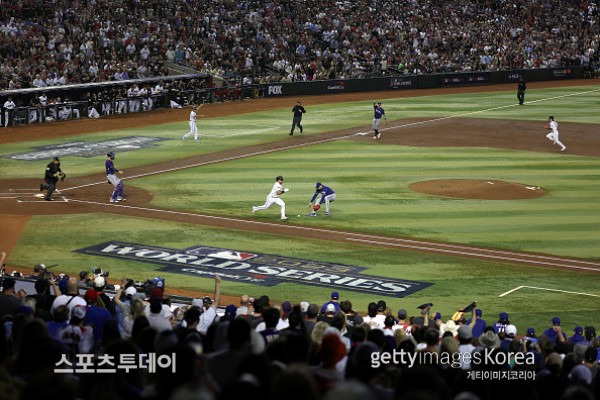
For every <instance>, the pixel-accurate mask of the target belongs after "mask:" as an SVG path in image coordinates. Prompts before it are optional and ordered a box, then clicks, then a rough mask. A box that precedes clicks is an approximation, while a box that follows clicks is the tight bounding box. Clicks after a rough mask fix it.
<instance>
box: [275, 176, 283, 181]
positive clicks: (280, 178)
mask: <svg viewBox="0 0 600 400" xmlns="http://www.w3.org/2000/svg"><path fill="white" fill-rule="evenodd" d="M275 180H276V181H282V180H283V176H281V175H279V176H278V177H277V178H275Z"/></svg>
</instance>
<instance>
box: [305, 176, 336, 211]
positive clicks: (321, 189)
mask: <svg viewBox="0 0 600 400" xmlns="http://www.w3.org/2000/svg"><path fill="white" fill-rule="evenodd" d="M319 195H321V200H320V201H319V202H318V203H317V202H315V204H314V205H313V201H315V200H316V198H317V196H319ZM332 201H335V192H334V191H333V189H331V188H330V187H328V186H325V185H323V184H322V183H321V182H317V183H316V185H315V193H314V194H313V196H312V197H311V199H310V202H309V203H308V208H309V209H312V212H311V213H310V214H308V215H309V216H310V217H316V216H317V211H319V208H321V205H322V204H323V202H325V215H330V214H331V212H330V208H329V203H331V202H332Z"/></svg>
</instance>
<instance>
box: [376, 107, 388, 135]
mask: <svg viewBox="0 0 600 400" xmlns="http://www.w3.org/2000/svg"><path fill="white" fill-rule="evenodd" d="M373 109H374V115H373V130H374V131H375V132H374V134H373V139H380V138H381V133H379V126H380V125H381V118H383V119H384V120H385V121H387V117H386V116H385V110H384V109H383V108H382V107H381V102H380V101H379V102H377V103H373Z"/></svg>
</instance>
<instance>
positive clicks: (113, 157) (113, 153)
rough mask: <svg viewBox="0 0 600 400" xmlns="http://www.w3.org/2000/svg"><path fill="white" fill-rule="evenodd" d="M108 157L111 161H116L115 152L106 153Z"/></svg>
mask: <svg viewBox="0 0 600 400" xmlns="http://www.w3.org/2000/svg"><path fill="white" fill-rule="evenodd" d="M106 156H107V157H108V158H110V159H111V160H114V159H115V152H114V151H109V152H108V153H106Z"/></svg>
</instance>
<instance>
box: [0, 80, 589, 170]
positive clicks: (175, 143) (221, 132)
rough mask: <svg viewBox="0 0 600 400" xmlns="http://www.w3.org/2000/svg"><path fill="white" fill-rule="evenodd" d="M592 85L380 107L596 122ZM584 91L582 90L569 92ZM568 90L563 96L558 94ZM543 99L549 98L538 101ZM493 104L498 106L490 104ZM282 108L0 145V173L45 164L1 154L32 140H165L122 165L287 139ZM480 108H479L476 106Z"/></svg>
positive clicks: (340, 119)
mask: <svg viewBox="0 0 600 400" xmlns="http://www.w3.org/2000/svg"><path fill="white" fill-rule="evenodd" d="M592 90H600V85H590V86H585V87H581V86H578V87H562V88H553V89H537V90H528V91H527V97H526V106H525V107H518V106H514V105H515V104H516V98H515V93H514V91H506V92H490V93H474V94H460V95H438V96H422V97H413V98H402V99H389V100H385V102H384V108H385V110H386V113H387V116H388V119H389V120H402V119H413V118H439V117H444V116H452V115H454V116H457V115H461V116H464V117H471V118H499V119H523V120H539V121H546V119H547V117H548V115H550V114H553V115H554V116H555V117H556V119H557V121H559V123H561V122H580V123H589V124H600V103H599V102H598V97H599V93H600V92H590V91H592ZM586 91H587V92H589V93H587V94H580V95H575V96H570V95H572V94H577V93H582V92H586ZM568 95H569V97H561V96H568ZM551 98H552V99H551ZM543 99H551V100H547V101H539V102H538V100H543ZM232 107H235V104H232ZM498 107H501V108H499V109H496V108H498ZM290 109H291V108H290V107H288V106H285V107H282V108H277V109H273V110H271V111H265V112H257V113H250V114H242V115H236V116H227V117H219V118H206V119H204V118H202V119H200V120H199V122H198V125H199V130H200V135H201V142H200V143H199V144H196V143H193V142H187V143H182V141H181V136H182V135H183V134H184V133H185V132H187V130H188V124H187V121H181V122H177V123H168V124H160V125H152V126H148V127H144V128H132V129H125V130H114V131H108V132H102V133H92V134H86V135H78V136H71V137H68V138H56V139H50V140H38V141H31V142H25V143H11V144H4V145H2V148H1V149H0V179H4V178H9V177H10V178H32V177H39V176H41V175H42V174H41V172H43V170H44V167H45V165H46V164H47V163H48V161H46V160H43V161H39V162H29V161H12V160H8V159H6V158H3V157H4V156H5V155H7V154H12V153H18V152H23V151H30V150H32V149H33V148H34V147H37V146H46V145H52V144H59V143H66V142H75V141H84V142H85V141H99V140H107V139H116V138H122V137H125V136H134V135H144V136H154V137H161V138H166V139H169V140H167V141H163V142H160V143H159V144H158V145H157V146H156V147H151V148H147V149H142V150H137V151H130V152H122V153H120V154H118V156H117V157H118V158H117V166H118V167H119V168H122V169H127V168H130V167H133V166H139V165H146V164H152V163H156V162H160V161H167V160H172V159H178V158H185V157H190V156H194V155H198V154H206V153H212V152H217V151H223V150H229V149H232V148H238V147H244V146H250V145H255V144H261V143H267V142H272V141H280V140H285V139H287V138H288V136H287V133H288V132H289V129H290V125H291V112H290ZM483 110H485V111H484V112H479V111H483ZM371 118H372V103H371V102H370V101H361V102H349V103H331V104H327V105H319V106H313V107H311V106H310V105H307V114H306V115H305V117H304V120H303V123H304V126H305V127H306V130H305V133H303V135H312V134H317V133H322V132H328V131H333V130H339V129H345V128H354V127H363V128H364V129H365V131H370V127H369V126H370V122H371ZM62 163H63V167H64V168H65V170H66V171H68V172H69V175H70V176H80V175H88V174H93V173H98V172H102V171H103V168H104V155H101V156H98V157H93V158H82V157H63V160H62Z"/></svg>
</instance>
